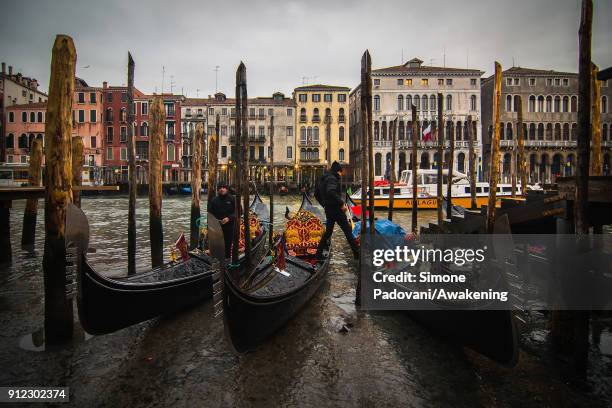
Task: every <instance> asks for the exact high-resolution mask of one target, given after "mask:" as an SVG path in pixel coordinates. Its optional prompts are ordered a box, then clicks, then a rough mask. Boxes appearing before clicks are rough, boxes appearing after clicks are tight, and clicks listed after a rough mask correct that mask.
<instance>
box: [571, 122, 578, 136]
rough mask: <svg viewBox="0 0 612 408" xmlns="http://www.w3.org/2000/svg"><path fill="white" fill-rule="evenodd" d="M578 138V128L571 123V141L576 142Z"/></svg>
mask: <svg viewBox="0 0 612 408" xmlns="http://www.w3.org/2000/svg"><path fill="white" fill-rule="evenodd" d="M577 137H578V126H577V125H576V124H575V123H572V140H576V138H577Z"/></svg>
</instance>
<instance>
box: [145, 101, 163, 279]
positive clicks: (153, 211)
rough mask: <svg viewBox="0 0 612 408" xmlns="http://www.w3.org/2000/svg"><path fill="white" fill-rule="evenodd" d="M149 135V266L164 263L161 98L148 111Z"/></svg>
mask: <svg viewBox="0 0 612 408" xmlns="http://www.w3.org/2000/svg"><path fill="white" fill-rule="evenodd" d="M149 116H150V119H151V133H150V135H149V236H150V241H151V265H152V266H153V267H156V266H160V265H161V264H162V263H163V262H164V232H163V228H162V213H161V210H162V159H163V149H164V128H165V123H166V113H165V112H164V103H163V101H162V97H161V96H155V97H154V98H153V102H152V103H151V108H150V110H149Z"/></svg>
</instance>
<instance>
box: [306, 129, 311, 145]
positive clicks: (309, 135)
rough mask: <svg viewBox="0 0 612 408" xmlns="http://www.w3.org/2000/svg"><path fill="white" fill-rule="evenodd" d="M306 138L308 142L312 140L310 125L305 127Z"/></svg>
mask: <svg viewBox="0 0 612 408" xmlns="http://www.w3.org/2000/svg"><path fill="white" fill-rule="evenodd" d="M306 138H307V140H308V143H311V142H312V127H310V126H308V127H307V128H306Z"/></svg>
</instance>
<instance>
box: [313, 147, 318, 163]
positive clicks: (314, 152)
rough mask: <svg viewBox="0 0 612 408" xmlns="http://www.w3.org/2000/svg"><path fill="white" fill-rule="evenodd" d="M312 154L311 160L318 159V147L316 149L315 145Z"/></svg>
mask: <svg viewBox="0 0 612 408" xmlns="http://www.w3.org/2000/svg"><path fill="white" fill-rule="evenodd" d="M312 156H313V157H312V158H313V160H319V149H318V148H316V147H315V148H314V149H313V150H312Z"/></svg>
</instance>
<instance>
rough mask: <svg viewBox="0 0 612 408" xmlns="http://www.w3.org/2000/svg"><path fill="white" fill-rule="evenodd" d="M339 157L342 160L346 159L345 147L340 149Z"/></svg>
mask: <svg viewBox="0 0 612 408" xmlns="http://www.w3.org/2000/svg"><path fill="white" fill-rule="evenodd" d="M338 159H340V161H344V149H340V150H339V151H338Z"/></svg>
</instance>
